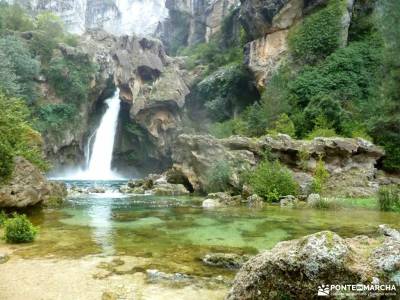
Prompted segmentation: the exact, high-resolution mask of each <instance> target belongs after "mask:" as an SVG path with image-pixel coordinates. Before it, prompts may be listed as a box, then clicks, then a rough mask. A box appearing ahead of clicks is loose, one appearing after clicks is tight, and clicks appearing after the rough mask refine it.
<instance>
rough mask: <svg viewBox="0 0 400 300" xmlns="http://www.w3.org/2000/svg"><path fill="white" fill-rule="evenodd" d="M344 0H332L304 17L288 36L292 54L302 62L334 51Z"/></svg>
mask: <svg viewBox="0 0 400 300" xmlns="http://www.w3.org/2000/svg"><path fill="white" fill-rule="evenodd" d="M344 9H345V1H344V0H332V1H329V4H328V5H327V6H326V7H325V8H322V9H321V10H319V11H317V12H316V13H313V14H312V15H311V16H309V17H307V18H305V19H304V21H303V23H301V24H300V25H299V26H298V28H295V30H292V32H291V34H290V36H289V46H290V49H291V52H292V54H293V55H294V56H295V57H296V58H298V59H300V60H301V61H302V62H304V63H315V62H317V61H318V60H321V59H323V58H325V57H326V56H328V55H329V54H331V53H332V52H334V51H335V50H336V49H337V48H338V47H339V44H340V30H341V16H342V11H343V10H344Z"/></svg>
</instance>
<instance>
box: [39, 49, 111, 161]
mask: <svg viewBox="0 0 400 300" xmlns="http://www.w3.org/2000/svg"><path fill="white" fill-rule="evenodd" d="M54 55H55V56H57V57H60V58H61V57H64V58H73V59H74V60H76V61H78V60H79V61H82V63H85V62H90V61H91V60H92V57H91V56H90V55H89V54H88V53H87V52H85V51H83V50H82V49H80V48H74V47H70V46H67V45H65V44H59V45H58V49H56V51H55V54H54ZM106 80H107V78H103V77H101V76H94V77H93V79H92V82H91V83H90V84H91V86H90V88H91V89H90V94H89V97H88V100H87V101H85V102H83V103H81V104H80V105H79V114H78V115H77V116H76V118H77V119H78V120H79V121H77V122H76V123H75V124H67V125H66V126H64V127H63V130H62V131H55V132H54V131H51V130H48V131H46V132H45V133H43V138H44V141H45V143H44V146H45V148H44V151H45V154H46V157H47V158H48V159H49V160H50V161H51V162H52V163H53V164H54V165H55V166H75V165H78V164H79V163H80V162H81V161H82V160H83V158H84V152H85V134H86V133H87V131H88V127H89V119H90V114H91V113H92V108H93V106H94V104H95V102H96V100H97V99H98V97H99V96H100V95H101V93H102V90H103V89H104V88H105V87H106ZM40 91H41V96H42V97H43V98H44V99H45V101H46V103H50V104H61V103H65V102H68V101H69V99H66V100H63V99H61V98H60V97H58V96H57V95H56V93H55V92H54V90H53V89H52V88H51V87H50V85H49V83H48V82H47V79H46V78H44V80H43V81H42V82H41V83H40ZM67 104H68V103H67ZM69 125H71V126H69Z"/></svg>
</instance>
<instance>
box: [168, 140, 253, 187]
mask: <svg viewBox="0 0 400 300" xmlns="http://www.w3.org/2000/svg"><path fill="white" fill-rule="evenodd" d="M248 140H250V139H246V141H248ZM225 141H226V140H218V139H216V138H213V137H212V136H209V135H186V134H182V135H179V136H178V137H177V139H176V143H175V145H174V148H173V151H172V159H173V161H174V168H175V170H176V171H177V172H181V174H182V175H183V177H185V178H187V180H188V181H189V182H190V184H191V186H192V187H193V189H194V190H196V191H201V190H203V187H204V186H205V185H206V182H207V172H208V170H209V169H210V168H211V167H212V166H213V165H214V164H215V163H216V162H217V161H221V160H224V161H229V162H231V163H232V164H233V165H235V166H237V168H235V173H234V174H233V176H232V178H231V180H230V181H231V182H230V183H231V185H232V186H236V187H239V178H238V176H237V175H238V174H237V172H239V171H240V170H244V169H245V168H246V167H250V166H252V165H255V163H256V158H255V156H254V153H253V152H251V151H250V150H249V149H248V148H247V149H245V148H243V149H235V148H230V147H229V146H228V147H227V146H226V145H225V144H224V143H225Z"/></svg>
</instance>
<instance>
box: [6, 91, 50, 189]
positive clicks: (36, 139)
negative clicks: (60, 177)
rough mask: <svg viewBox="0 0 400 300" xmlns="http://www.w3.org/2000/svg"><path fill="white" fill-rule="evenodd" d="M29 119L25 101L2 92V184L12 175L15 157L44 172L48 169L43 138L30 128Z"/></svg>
mask: <svg viewBox="0 0 400 300" xmlns="http://www.w3.org/2000/svg"><path fill="white" fill-rule="evenodd" d="M28 118H29V110H28V108H27V106H26V104H25V102H24V101H22V100H19V99H16V98H12V97H8V96H5V95H4V94H2V93H1V92H0V182H4V181H5V180H7V179H8V177H9V176H10V175H11V173H12V170H13V165H14V164H13V159H14V157H15V156H23V157H25V158H26V159H28V160H29V161H31V162H32V163H34V164H35V165H37V166H38V167H39V168H41V169H42V170H45V169H46V162H45V159H44V157H43V153H42V151H41V142H42V140H41V137H40V135H39V134H38V133H37V132H36V131H34V130H33V129H32V128H31V127H30V126H29V123H28V121H27V120H28Z"/></svg>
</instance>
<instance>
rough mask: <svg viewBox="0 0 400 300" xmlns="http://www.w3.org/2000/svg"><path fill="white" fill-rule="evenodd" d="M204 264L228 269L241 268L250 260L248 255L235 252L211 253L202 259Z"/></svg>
mask: <svg viewBox="0 0 400 300" xmlns="http://www.w3.org/2000/svg"><path fill="white" fill-rule="evenodd" d="M201 260H202V261H203V263H204V264H206V265H209V266H213V267H221V268H226V269H239V268H240V267H241V266H242V265H243V264H244V263H245V262H246V261H248V260H249V257H248V256H247V255H239V254H234V253H209V254H206V255H205V256H204V257H203V258H202V259H201Z"/></svg>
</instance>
